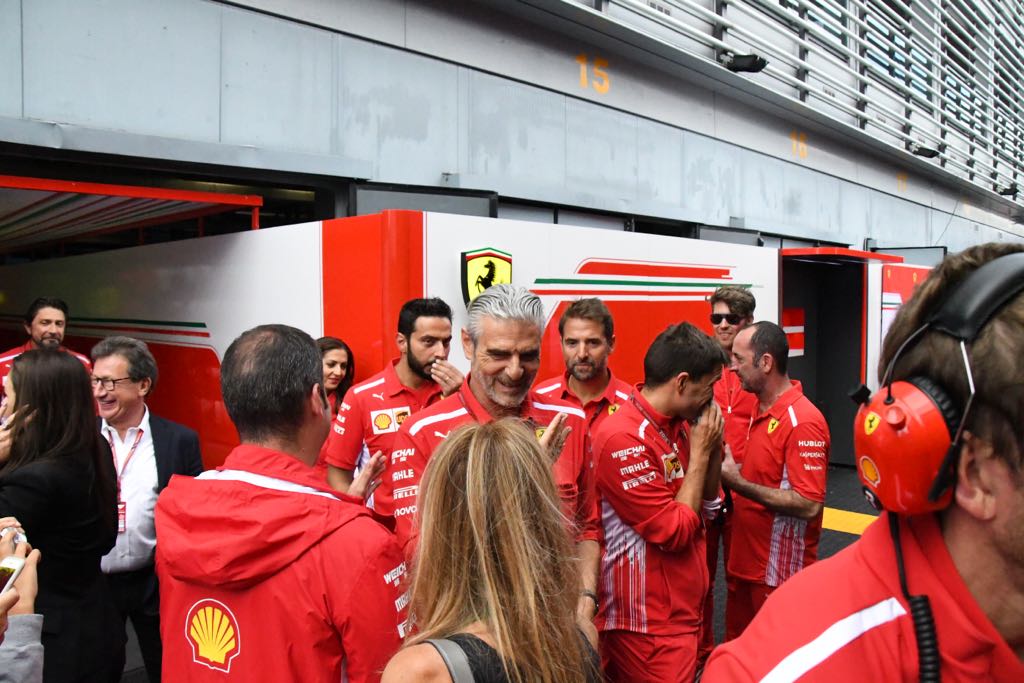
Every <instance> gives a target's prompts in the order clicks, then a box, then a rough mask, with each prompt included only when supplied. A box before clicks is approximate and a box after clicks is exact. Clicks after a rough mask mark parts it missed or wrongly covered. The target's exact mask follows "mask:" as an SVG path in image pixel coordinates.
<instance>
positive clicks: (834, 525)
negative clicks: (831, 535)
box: [821, 507, 878, 536]
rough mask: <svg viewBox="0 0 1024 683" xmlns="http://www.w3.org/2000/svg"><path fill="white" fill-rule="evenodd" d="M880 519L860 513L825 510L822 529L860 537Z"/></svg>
mask: <svg viewBox="0 0 1024 683" xmlns="http://www.w3.org/2000/svg"><path fill="white" fill-rule="evenodd" d="M876 519H878V517H877V515H865V514H861V513H860V512H849V511H848V510H838V509H836V508H828V507H827V508H825V515H824V518H823V519H822V521H821V527H822V528H823V529H828V530H830V531H842V532H843V533H846V534H856V535H858V536H860V535H861V534H862V533H864V530H865V529H867V528H868V525H869V524H871V522H873V521H875V520H876Z"/></svg>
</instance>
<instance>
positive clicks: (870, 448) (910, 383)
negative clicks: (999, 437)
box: [853, 253, 1024, 515]
mask: <svg viewBox="0 0 1024 683" xmlns="http://www.w3.org/2000/svg"><path fill="white" fill-rule="evenodd" d="M1021 291H1024V253H1014V254H1008V255H1006V256H1001V257H999V258H997V259H994V260H992V261H990V262H988V263H986V264H985V265H983V266H982V267H980V268H978V269H977V270H975V271H974V272H972V273H971V274H970V275H968V276H967V277H966V278H964V280H963V282H961V283H960V284H959V285H957V286H956V287H955V288H954V290H953V292H952V293H951V294H950V295H949V296H948V297H947V298H946V300H945V301H944V302H943V304H942V305H941V306H940V307H939V309H938V310H937V311H936V312H935V313H933V314H932V315H931V316H930V317H929V318H928V319H927V322H926V323H925V324H924V325H923V326H922V327H920V328H919V329H918V330H916V331H915V332H914V333H913V334H912V335H910V336H909V337H908V338H907V339H906V341H904V343H903V345H902V346H901V347H900V348H899V350H898V351H897V352H896V354H895V355H894V356H893V359H892V361H891V362H890V364H889V367H888V368H887V370H886V374H885V378H884V380H883V383H882V384H883V386H882V387H881V389H879V390H878V392H876V393H875V395H874V396H871V397H870V399H868V400H867V401H866V402H865V403H864V404H863V405H862V406H861V408H860V410H858V411H857V417H856V418H854V425H853V449H854V457H855V460H856V462H857V473H858V474H859V475H860V479H861V482H862V483H863V484H864V492H865V494H866V495H867V497H868V499H869V500H870V501H871V502H872V503H873V504H874V505H875V506H876V507H880V508H884V509H886V510H889V511H890V512H895V513H898V514H904V515H916V514H921V513H924V512H931V511H934V510H941V509H942V508H944V507H946V506H947V505H949V503H950V501H951V500H952V497H953V488H952V486H951V484H952V483H953V482H954V481H955V471H956V464H957V456H958V455H959V451H960V437H961V433H962V432H963V426H964V424H965V422H966V418H967V415H968V414H969V413H970V406H971V403H972V401H973V399H974V394H975V391H974V378H973V373H972V371H971V365H970V359H969V355H968V352H967V349H968V345H969V344H970V342H972V341H974V339H976V338H977V336H978V333H979V332H980V331H981V330H982V328H984V326H985V325H986V323H988V321H989V320H990V319H991V318H992V316H994V315H995V314H996V313H997V312H998V311H999V310H1000V309H1001V308H1002V307H1003V306H1005V305H1006V304H1007V303H1008V302H1009V301H1010V300H1012V299H1013V298H1014V297H1016V296H1017V294H1019V293H1020V292H1021ZM927 330H935V331H938V332H941V333H943V334H947V335H949V336H951V337H953V338H954V339H957V340H959V341H960V347H961V351H962V354H963V365H964V371H965V372H966V374H967V380H968V385H969V387H970V397H969V398H968V400H967V402H966V403H965V405H964V406H963V407H961V406H960V405H958V403H957V402H956V401H954V400H953V399H952V398H951V397H950V395H949V393H948V392H947V391H946V390H945V389H944V388H943V387H942V386H940V385H939V384H938V383H937V382H935V381H934V380H932V379H930V378H928V377H911V378H909V379H906V380H902V381H898V382H893V381H891V380H892V373H893V369H894V368H895V366H896V361H897V360H898V359H899V357H900V356H901V355H902V354H903V352H904V351H905V350H906V349H907V348H910V347H911V346H912V345H913V344H914V343H915V342H916V341H917V339H918V338H920V336H921V335H922V334H923V333H924V332H925V331H927ZM951 362H954V361H952V359H951ZM865 393H866V392H865Z"/></svg>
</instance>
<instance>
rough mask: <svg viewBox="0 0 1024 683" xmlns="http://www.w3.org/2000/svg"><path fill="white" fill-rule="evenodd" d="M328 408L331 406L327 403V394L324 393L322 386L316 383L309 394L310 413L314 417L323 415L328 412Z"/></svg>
mask: <svg viewBox="0 0 1024 683" xmlns="http://www.w3.org/2000/svg"><path fill="white" fill-rule="evenodd" d="M330 406H331V404H330V403H328V402H327V394H326V392H324V388H323V385H321V384H320V383H319V382H317V383H316V384H314V385H313V388H312V389H311V390H310V392H309V411H310V413H312V414H313V415H316V416H320V415H323V412H324V411H325V410H329V409H330Z"/></svg>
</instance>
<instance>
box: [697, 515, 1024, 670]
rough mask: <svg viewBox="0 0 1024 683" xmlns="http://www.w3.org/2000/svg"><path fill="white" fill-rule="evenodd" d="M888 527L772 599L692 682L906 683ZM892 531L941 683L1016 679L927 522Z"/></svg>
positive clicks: (1014, 666) (903, 617) (903, 629)
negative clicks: (924, 605)
mask: <svg viewBox="0 0 1024 683" xmlns="http://www.w3.org/2000/svg"><path fill="white" fill-rule="evenodd" d="M888 527H889V525H888V520H887V519H886V516H885V515H882V517H881V519H879V520H878V521H876V522H875V523H873V524H872V525H871V526H870V527H868V529H867V530H866V531H865V532H864V535H863V536H862V537H861V538H860V540H858V541H857V542H856V543H854V544H853V545H851V546H849V547H848V548H846V549H844V550H843V551H841V552H840V553H838V554H836V555H834V556H832V557H830V558H828V559H827V560H822V561H821V562H817V563H815V565H814V566H813V567H810V568H809V569H807V571H805V572H802V573H801V574H800V575H799V576H796V577H794V578H793V579H792V580H791V581H787V582H786V584H785V585H783V586H782V587H781V588H779V589H778V590H777V591H775V592H774V593H772V595H771V596H770V597H769V598H768V601H767V602H766V603H765V605H764V607H762V608H761V610H760V612H758V614H757V616H756V617H754V620H753V621H752V622H751V624H750V626H749V627H748V628H747V629H746V631H744V632H743V635H742V636H740V637H739V638H737V639H735V640H731V641H729V642H728V643H725V644H724V645H722V646H721V647H719V648H717V649H716V650H715V652H714V654H712V655H711V659H710V660H709V661H708V665H707V668H706V669H705V670H704V676H703V678H702V679H701V680H702V681H705V682H706V683H744V682H746V681H768V680H771V681H797V680H799V681H801V682H804V681H807V682H813V681H827V682H828V683H864V682H865V681H893V682H897V683H916V681H918V680H919V671H918V659H917V647H916V645H915V642H916V639H915V637H914V625H913V622H912V620H911V618H910V607H909V606H908V605H907V603H906V600H905V599H904V598H903V592H902V591H901V590H900V582H899V573H898V571H897V568H896V555H895V550H894V548H893V544H892V537H891V536H890V535H889V528H888ZM900 527H901V534H900V536H901V545H902V547H903V553H904V557H903V560H904V566H905V568H906V575H907V582H908V587H909V589H910V592H911V594H918V595H920V594H923V595H927V596H928V599H929V600H930V601H931V606H932V613H933V614H934V617H935V632H936V636H937V638H938V642H939V653H940V659H941V673H942V680H943V681H945V682H946V683H950V682H953V683H968V682H970V683H982V682H983V681H984V682H985V683H991V682H993V681H995V682H1003V681H1005V682H1006V683H1011V682H1012V683H1018V682H1019V681H1024V664H1021V661H1020V659H1019V658H1018V656H1017V654H1016V653H1015V652H1014V651H1013V650H1012V649H1011V648H1010V646H1009V645H1007V643H1006V641H1005V640H1004V639H1003V637H1002V636H1001V635H1000V634H999V632H998V631H997V630H996V628H995V626H993V624H992V622H991V621H990V620H989V618H988V616H986V614H985V613H984V612H983V611H982V609H981V607H979V606H978V601H977V600H976V599H975V598H974V596H973V595H971V591H970V590H969V589H968V587H967V585H966V584H965V583H964V580H963V578H961V576H960V573H959V572H958V571H957V569H956V566H955V565H954V564H953V559H952V557H950V554H949V551H948V549H947V548H946V544H945V542H944V541H943V539H942V530H941V529H940V528H939V523H938V519H937V517H935V516H934V515H922V516H919V517H911V518H910V519H901V520H900Z"/></svg>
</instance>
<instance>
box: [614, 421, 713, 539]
mask: <svg viewBox="0 0 1024 683" xmlns="http://www.w3.org/2000/svg"><path fill="white" fill-rule="evenodd" d="M597 489H598V490H599V491H600V492H601V495H602V496H603V498H604V500H606V501H608V503H609V504H610V505H611V506H612V508H614V509H615V512H616V513H617V514H618V515H619V517H620V518H621V519H622V521H624V522H625V523H626V524H628V525H629V526H631V527H632V528H633V530H634V531H636V532H637V533H638V534H640V536H642V537H643V539H644V540H645V541H647V542H648V543H655V544H657V545H660V546H662V547H663V548H664V549H665V550H667V551H678V550H682V549H683V548H685V547H686V546H687V545H689V544H690V543H691V542H693V540H694V539H695V538H696V536H697V535H698V534H700V533H701V529H702V528H703V525H702V522H701V520H700V517H698V516H697V513H696V512H694V511H693V510H691V509H690V507H689V506H688V505H684V504H682V503H679V502H676V499H675V495H674V494H673V492H672V489H671V488H670V487H669V485H668V483H667V482H666V481H665V472H664V470H663V466H662V464H661V459H660V458H659V457H657V455H655V454H654V453H652V452H651V451H650V449H649V448H648V447H647V446H646V445H645V444H644V442H643V441H641V440H640V438H639V437H637V436H636V435H635V434H633V433H632V432H619V433H617V434H614V435H612V436H611V437H609V438H608V440H607V441H605V443H604V446H602V448H601V452H600V453H598V454H597Z"/></svg>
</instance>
